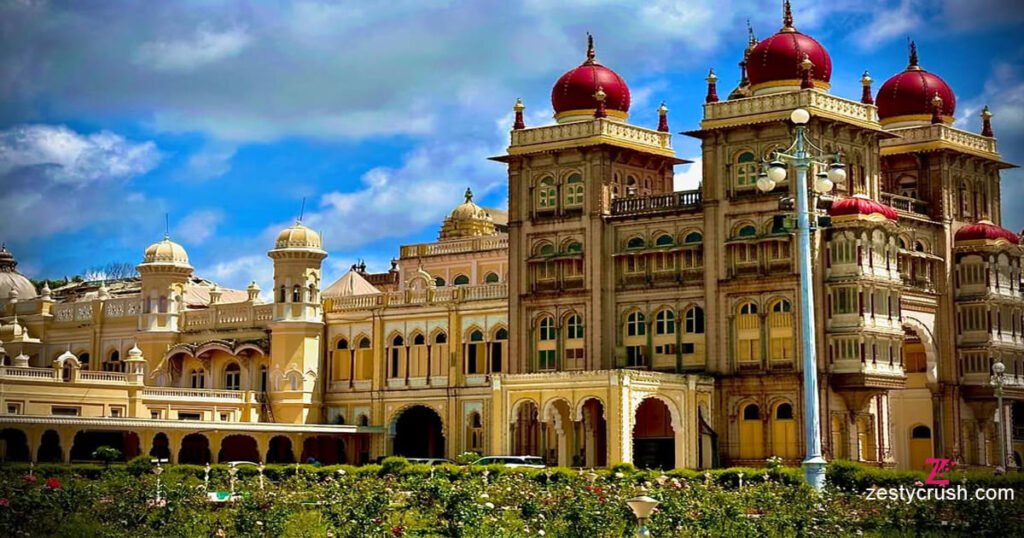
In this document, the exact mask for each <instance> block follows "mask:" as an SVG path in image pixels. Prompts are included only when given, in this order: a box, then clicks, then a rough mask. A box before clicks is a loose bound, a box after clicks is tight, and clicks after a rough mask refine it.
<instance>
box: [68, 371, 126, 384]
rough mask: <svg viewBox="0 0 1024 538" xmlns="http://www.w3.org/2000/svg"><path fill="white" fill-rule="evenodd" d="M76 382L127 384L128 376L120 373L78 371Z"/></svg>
mask: <svg viewBox="0 0 1024 538" xmlns="http://www.w3.org/2000/svg"><path fill="white" fill-rule="evenodd" d="M78 380H79V381H88V382H92V383H127V382H128V376H127V375H126V374H124V373H122V372H103V371H96V370H79V371H78Z"/></svg>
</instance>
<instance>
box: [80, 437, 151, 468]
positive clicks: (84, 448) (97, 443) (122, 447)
mask: <svg viewBox="0 0 1024 538" xmlns="http://www.w3.org/2000/svg"><path fill="white" fill-rule="evenodd" d="M101 446H109V447H111V448H114V449H116V450H117V451H119V452H120V453H121V457H120V458H118V461H128V460H129V459H131V458H133V457H135V456H137V455H138V451H139V448H138V447H139V441H138V436H137V435H136V434H135V433H134V432H112V431H81V432H78V433H77V434H76V435H75V439H74V443H73V444H72V446H71V461H72V462H75V461H93V460H95V458H93V456H92V453H93V452H95V451H96V449H97V448H99V447H101Z"/></svg>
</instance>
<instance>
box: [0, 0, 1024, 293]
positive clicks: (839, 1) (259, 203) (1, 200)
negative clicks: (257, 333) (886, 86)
mask: <svg viewBox="0 0 1024 538" xmlns="http://www.w3.org/2000/svg"><path fill="white" fill-rule="evenodd" d="M793 9H794V18H795V22H796V24H795V26H796V27H797V28H798V29H799V30H800V31H802V32H804V33H807V34H809V35H812V36H813V37H815V38H816V39H818V40H819V41H820V42H821V43H822V44H823V45H824V46H825V47H826V48H827V49H828V51H829V52H830V54H831V56H832V62H833V69H834V71H833V75H832V89H831V91H832V93H833V94H836V95H840V96H843V97H847V98H850V99H855V100H856V99H859V97H860V83H859V79H860V75H861V73H862V72H863V71H864V70H865V69H867V70H869V71H870V72H871V75H872V77H873V78H874V79H875V81H876V85H875V88H876V90H877V88H878V87H879V86H880V85H881V83H882V82H883V81H884V80H885V79H887V78H888V77H889V76H891V75H893V74H895V73H897V72H899V71H901V70H902V69H903V68H904V67H905V66H906V63H907V52H906V51H907V39H908V37H909V38H913V39H914V40H916V42H917V44H918V48H919V50H920V57H921V64H922V66H923V67H924V68H925V69H927V70H929V71H931V72H933V73H937V74H939V75H940V76H942V77H943V78H944V79H945V80H946V81H947V82H948V83H949V84H950V86H951V87H952V88H953V90H954V92H955V93H956V96H957V101H958V103H957V110H956V125H957V126H958V127H961V128H964V129H968V130H971V131H975V132H977V131H979V130H980V126H979V124H980V120H979V118H978V113H979V112H980V110H981V107H982V106H984V105H986V104H988V105H989V106H990V107H991V109H992V112H993V113H994V114H995V117H994V118H993V127H994V129H995V134H996V137H997V138H998V140H999V148H1000V151H1001V152H1002V154H1003V156H1004V158H1005V159H1006V160H1009V161H1011V162H1016V163H1024V40H1022V39H1021V38H1020V35H1021V34H1022V31H1024V8H1022V7H1018V2H1017V1H1015V0H972V1H970V2H968V1H965V0H878V1H871V0H828V1H826V0H818V1H811V0H795V1H794V3H793ZM748 20H749V22H750V24H751V25H752V27H753V29H754V32H755V34H756V35H757V36H759V37H767V36H769V35H771V34H773V33H775V32H776V31H777V30H778V29H779V27H780V23H781V8H780V2H778V1H775V0H685V1H684V0H645V1H639V2H630V1H623V0H558V1H552V0H546V1H542V0H520V1H509V0H501V1H494V0H477V1H473V2H469V1H429V0H410V1H407V0H390V1H388V2H371V1H366V0H357V1H350V2H327V1H293V2H284V1H272V0H263V1H241V0H235V1H216V0H210V1H202V2H199V1H194V2H193V1H179V2H134V1H133V2H129V1H117V0H104V1H99V0H78V1H71V0H68V1H63V2H61V1H53V0H0V241H3V242H6V244H7V247H8V249H10V250H11V251H12V252H13V253H14V254H15V256H16V257H17V259H18V261H19V267H18V268H19V270H20V271H21V272H23V273H25V274H27V275H29V276H31V277H36V278H43V277H45V278H62V277H64V276H71V275H75V274H79V273H82V272H83V271H85V270H86V269H89V268H92V267H96V266H100V265H104V264H106V263H109V262H132V263H136V262H138V261H140V260H141V257H142V252H143V251H144V249H145V248H146V246H147V245H149V244H150V243H153V242H155V241H157V240H159V239H161V238H162V237H163V234H164V232H165V228H167V227H168V226H166V225H165V215H166V218H167V221H169V232H170V236H171V238H172V239H173V240H174V241H177V242H179V243H181V244H182V245H184V247H185V248H186V249H187V251H188V253H189V257H190V259H191V263H192V265H193V266H194V267H195V268H196V272H197V274H198V275H200V276H203V277H206V278H209V279H212V280H215V281H217V282H219V283H221V284H222V285H226V286H231V287H236V288H244V287H245V286H246V285H247V284H248V283H249V282H250V281H251V280H255V281H257V283H259V284H260V285H261V287H263V289H270V287H271V286H270V283H271V281H272V277H273V268H272V265H271V262H270V259H269V258H267V256H266V251H267V250H268V249H270V248H271V247H272V246H273V240H274V237H276V234H277V232H278V231H279V230H280V229H281V228H283V227H285V226H288V225H290V224H291V223H292V222H294V220H295V219H296V217H298V216H299V213H300V211H302V207H303V200H305V203H304V204H305V211H304V215H303V222H304V223H305V224H307V225H309V226H311V227H313V228H314V229H317V230H319V231H321V232H322V234H323V237H324V242H325V248H326V250H327V251H328V252H329V254H330V256H329V258H328V259H327V260H326V261H325V266H324V269H325V277H324V278H325V280H326V281H328V282H330V281H332V280H333V279H335V278H337V277H339V276H340V275H341V274H342V273H344V271H345V270H346V269H347V268H348V267H349V266H350V265H351V264H352V263H354V262H355V261H357V260H359V259H363V260H365V261H366V263H367V265H368V266H369V268H370V269H371V270H378V271H380V270H386V269H387V267H388V262H389V260H390V259H391V258H392V257H394V256H397V254H398V245H400V244H408V243H417V242H426V241H433V240H435V239H436V237H437V232H438V230H439V228H440V224H441V221H442V219H443V218H444V216H445V215H446V214H447V213H448V212H449V211H450V210H451V209H452V208H453V207H454V206H456V205H457V204H459V203H460V202H461V201H462V193H463V191H464V190H465V189H466V188H467V187H470V188H472V189H473V192H474V193H475V194H476V201H477V202H478V203H479V204H480V205H483V206H486V207H498V208H504V207H506V206H507V181H506V175H505V169H504V167H503V165H501V164H500V163H496V162H492V161H488V160H487V157H489V156H494V155H499V154H501V153H503V151H504V149H505V147H506V146H507V144H508V136H509V135H508V131H509V129H510V127H511V125H512V105H513V103H514V102H515V100H516V98H522V99H523V102H524V103H525V104H526V106H527V109H526V122H527V125H534V126H535V125H543V124H548V123H552V121H553V120H552V119H551V115H552V110H551V103H550V92H551V86H552V84H553V83H554V82H555V80H557V79H558V77H559V76H560V75H561V74H562V73H563V72H565V71H567V70H569V69H571V68H573V67H575V66H576V65H578V64H579V63H580V62H581V61H582V60H583V59H584V53H585V46H586V33H587V32H591V33H592V34H593V35H594V38H595V42H596V49H597V58H598V60H599V61H601V62H602V63H603V64H605V65H607V66H609V67H611V68H613V69H614V70H616V71H617V72H618V73H619V74H620V75H622V76H623V77H624V78H625V79H626V81H627V82H628V83H629V85H630V89H631V92H632V96H633V103H632V106H631V110H630V122H631V123H634V124H638V125H645V126H649V127H651V128H653V127H655V126H656V125H657V113H656V109H657V107H658V105H659V104H660V103H661V102H662V101H664V102H665V103H666V105H667V106H668V107H669V109H670V112H669V121H670V124H671V127H672V130H673V131H674V132H679V131H683V130H689V129H695V128H697V126H698V123H699V121H700V117H701V112H702V110H701V103H702V102H703V97H704V93H705V90H706V83H705V82H704V78H705V77H706V76H707V72H708V69H709V68H711V67H713V68H715V70H716V73H717V74H718V76H719V93H720V94H721V95H723V96H724V95H727V94H728V93H729V91H731V89H732V88H733V87H734V86H735V84H736V82H737V81H738V79H739V68H738V67H737V62H739V60H740V59H741V55H742V51H743V48H744V46H745V44H746V40H747V28H746V25H747V21H748ZM673 145H674V147H675V149H676V152H677V154H678V155H679V156H680V157H682V158H688V159H692V160H695V161H697V162H696V163H695V164H693V165H684V166H680V167H678V168H677V170H676V172H677V188H687V187H691V188H692V187H693V186H695V185H696V183H697V182H698V181H699V180H700V175H701V173H700V162H699V158H698V157H699V155H700V152H699V144H698V142H697V141H696V140H694V139H689V138H687V137H685V136H682V135H675V136H674V140H673ZM1002 199H1003V215H1004V221H1003V223H1004V225H1005V226H1006V227H1008V228H1010V229H1012V230H1020V229H1021V228H1022V227H1024V173H1022V171H1021V170H1011V171H1007V172H1004V173H1003V176H1002Z"/></svg>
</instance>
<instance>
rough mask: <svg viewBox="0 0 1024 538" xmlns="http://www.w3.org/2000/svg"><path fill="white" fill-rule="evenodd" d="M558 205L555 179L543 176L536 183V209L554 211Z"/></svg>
mask: <svg viewBox="0 0 1024 538" xmlns="http://www.w3.org/2000/svg"><path fill="white" fill-rule="evenodd" d="M557 205H558V194H557V191H556V190H555V181H554V180H553V179H552V178H551V177H545V178H544V179H542V180H540V182H539V183H538V184H537V206H536V207H537V211H554V210H555V207H557Z"/></svg>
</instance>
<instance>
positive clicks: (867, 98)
mask: <svg viewBox="0 0 1024 538" xmlns="http://www.w3.org/2000/svg"><path fill="white" fill-rule="evenodd" d="M872 82H873V80H872V79H871V75H870V74H869V73H868V72H867V70H865V71H864V74H863V75H861V76H860V85H861V87H862V91H861V94H860V102H861V103H864V104H865V105H873V104H875V99H874V98H873V97H871V83H872Z"/></svg>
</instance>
